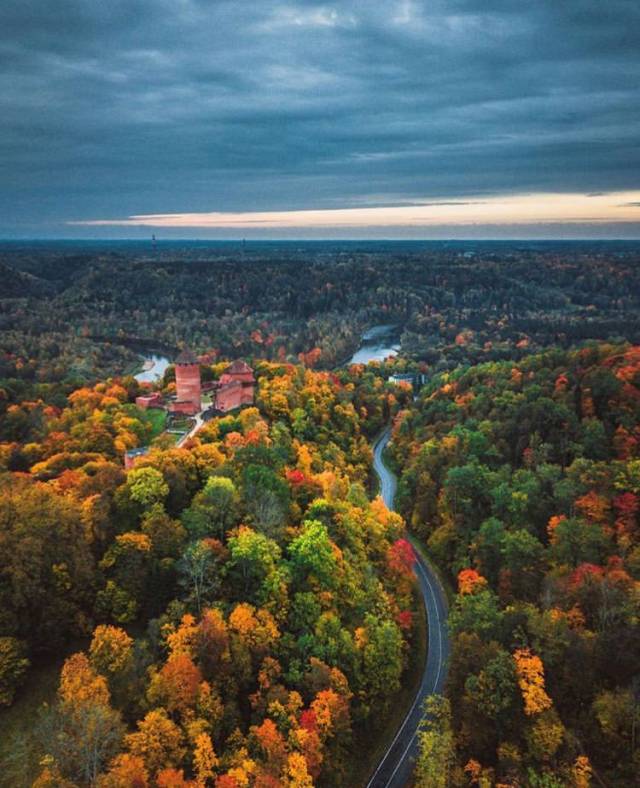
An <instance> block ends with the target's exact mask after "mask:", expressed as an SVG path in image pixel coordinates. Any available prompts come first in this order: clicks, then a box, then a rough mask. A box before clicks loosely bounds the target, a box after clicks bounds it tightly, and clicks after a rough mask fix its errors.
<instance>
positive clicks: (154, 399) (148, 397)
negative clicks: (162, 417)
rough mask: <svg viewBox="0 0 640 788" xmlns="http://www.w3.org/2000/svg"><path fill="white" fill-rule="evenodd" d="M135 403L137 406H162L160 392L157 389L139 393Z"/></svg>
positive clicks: (145, 407)
mask: <svg viewBox="0 0 640 788" xmlns="http://www.w3.org/2000/svg"><path fill="white" fill-rule="evenodd" d="M136 405H137V406H138V407H139V408H144V409H145V410H146V409H147V408H162V407H164V406H163V404H162V394H160V392H159V391H152V392H150V393H149V394H141V395H140V396H139V397H136Z"/></svg>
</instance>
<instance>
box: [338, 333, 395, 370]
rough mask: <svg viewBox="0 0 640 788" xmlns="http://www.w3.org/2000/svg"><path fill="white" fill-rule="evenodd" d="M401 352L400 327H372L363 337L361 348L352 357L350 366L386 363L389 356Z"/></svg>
mask: <svg viewBox="0 0 640 788" xmlns="http://www.w3.org/2000/svg"><path fill="white" fill-rule="evenodd" d="M399 350H400V342H399V340H398V326H395V325H381V326H372V327H371V328H370V329H369V330H368V331H367V332H366V333H364V334H363V335H362V342H361V344H360V347H359V348H358V349H357V350H356V352H355V353H354V354H353V356H351V358H350V359H349V361H348V362H347V365H348V364H368V363H369V362H370V361H384V360H385V358H388V357H389V356H397V355H398V352H399Z"/></svg>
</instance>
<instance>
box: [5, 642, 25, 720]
mask: <svg viewBox="0 0 640 788" xmlns="http://www.w3.org/2000/svg"><path fill="white" fill-rule="evenodd" d="M28 668H29V660H28V659H27V657H26V648H25V644H24V643H23V642H22V641H20V640H18V639H17V638H12V637H0V706H10V705H11V704H12V702H13V697H14V695H15V692H16V690H17V689H18V687H19V686H20V685H21V684H22V681H23V679H24V677H25V675H26V672H27V670H28Z"/></svg>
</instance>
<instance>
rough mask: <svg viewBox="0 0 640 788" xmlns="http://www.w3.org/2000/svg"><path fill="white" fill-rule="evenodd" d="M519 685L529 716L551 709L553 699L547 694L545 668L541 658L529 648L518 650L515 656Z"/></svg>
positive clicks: (526, 712) (525, 710)
mask: <svg viewBox="0 0 640 788" xmlns="http://www.w3.org/2000/svg"><path fill="white" fill-rule="evenodd" d="M513 659H514V662H515V665H516V675H517V677H518V684H519V686H520V690H521V692H522V699H523V701H524V713H525V714H526V715H527V716H531V715H533V714H540V712H542V711H544V710H545V709H548V708H550V707H551V698H550V697H549V696H548V695H547V693H546V692H545V687H544V666H543V664H542V660H541V659H540V657H538V656H536V655H535V654H532V653H531V651H530V650H529V649H528V648H522V649H517V650H516V651H515V652H514V654H513Z"/></svg>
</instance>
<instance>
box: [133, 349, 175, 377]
mask: <svg viewBox="0 0 640 788" xmlns="http://www.w3.org/2000/svg"><path fill="white" fill-rule="evenodd" d="M143 358H144V362H143V364H142V371H141V372H138V374H137V375H135V379H136V380H137V381H138V383H156V382H157V381H158V380H160V378H161V377H162V376H163V375H164V373H165V370H166V369H167V367H168V366H169V364H170V363H171V362H170V361H169V359H168V358H167V357H166V356H161V355H159V354H158V353H152V354H151V355H149V356H143Z"/></svg>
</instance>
